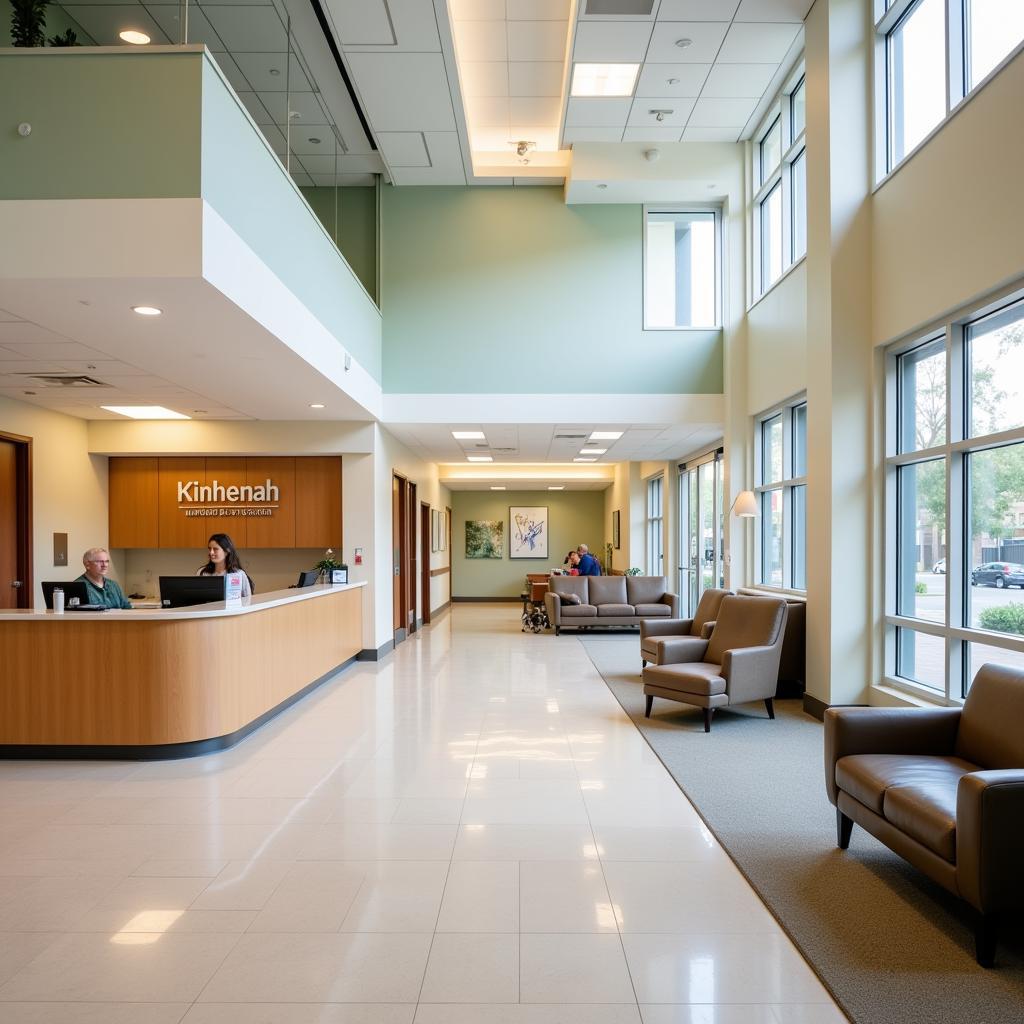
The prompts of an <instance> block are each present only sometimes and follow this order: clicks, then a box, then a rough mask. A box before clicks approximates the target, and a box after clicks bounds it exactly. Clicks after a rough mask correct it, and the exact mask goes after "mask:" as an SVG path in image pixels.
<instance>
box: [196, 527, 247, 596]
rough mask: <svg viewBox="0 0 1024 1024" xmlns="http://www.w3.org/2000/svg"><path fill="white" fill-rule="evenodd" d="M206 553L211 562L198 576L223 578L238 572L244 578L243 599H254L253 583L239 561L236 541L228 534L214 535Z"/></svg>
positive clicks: (197, 572) (202, 567) (199, 571)
mask: <svg viewBox="0 0 1024 1024" xmlns="http://www.w3.org/2000/svg"><path fill="white" fill-rule="evenodd" d="M206 553H207V554H208V555H209V556H210V560H209V561H208V562H207V563H206V565H203V566H200V567H199V569H198V570H197V571H196V575H197V576H223V575H224V574H225V573H227V572H237V573H239V574H240V575H241V577H242V597H252V581H251V580H250V579H249V575H248V573H246V571H245V570H244V569H243V568H242V563H241V562H240V561H239V560H238V550H237V549H236V548H235V544H234V541H233V540H232V539H231V538H230V537H229V536H228V535H227V534H226V533H215V534H213V535H212V536H211V537H210V539H209V540H208V541H207V542H206Z"/></svg>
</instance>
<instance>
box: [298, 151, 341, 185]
mask: <svg viewBox="0 0 1024 1024" xmlns="http://www.w3.org/2000/svg"><path fill="white" fill-rule="evenodd" d="M296 153H297V155H298V157H299V159H300V160H301V161H302V166H303V168H304V169H305V171H306V173H307V174H313V173H314V172H316V173H317V174H322V175H328V176H331V177H332V180H333V175H334V154H333V153H325V154H323V155H322V156H321V155H319V154H317V153H309V152H304V151H302V150H301V149H300V148H299V147H296ZM338 170H339V172H340V170H341V160H340V159H339V160H338Z"/></svg>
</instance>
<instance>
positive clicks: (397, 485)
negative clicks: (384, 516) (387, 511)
mask: <svg viewBox="0 0 1024 1024" xmlns="http://www.w3.org/2000/svg"><path fill="white" fill-rule="evenodd" d="M404 501H405V480H403V479H402V477H400V476H397V475H396V476H394V477H392V481H391V572H392V581H391V582H392V590H391V603H392V608H393V610H394V615H393V621H392V626H393V628H394V632H395V643H398V641H399V640H404V639H405V623H404V622H403V621H402V605H403V601H402V507H403V504H404Z"/></svg>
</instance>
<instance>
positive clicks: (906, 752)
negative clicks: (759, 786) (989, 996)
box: [825, 665, 1024, 967]
mask: <svg viewBox="0 0 1024 1024" xmlns="http://www.w3.org/2000/svg"><path fill="white" fill-rule="evenodd" d="M1022 721H1024V671H1021V670H1019V669H1013V668H1009V667H1007V666H1003V665H983V666H982V667H981V668H980V669H979V670H978V674H977V675H976V676H975V677H974V682H973V683H972V685H971V689H970V692H969V693H968V695H967V700H966V701H965V702H964V706H963V708H962V709H961V708H829V709H828V710H827V711H826V712H825V786H826V790H827V792H828V798H829V800H830V801H831V802H832V803H833V804H834V805H835V808H836V829H837V842H838V845H839V848H840V849H842V850H845V849H847V848H848V847H849V845H850V836H851V833H852V831H853V826H854V823H856V824H858V825H860V826H861V827H862V828H863V829H864V830H865V831H867V832H870V833H871V834H872V835H873V836H874V837H875V838H876V839H878V840H879V841H880V842H882V843H884V844H885V845H886V846H888V847H889V849H891V850H892V851H893V852H894V853H897V854H899V855H900V856H901V857H903V858H904V859H905V860H907V861H909V862H910V863H911V864H913V865H914V867H916V868H917V869H918V870H920V871H923V872H924V873H925V874H926V875H928V877H929V878H931V879H932V880H933V881H935V882H938V883H939V885H941V886H943V887H944V888H945V889H948V890H949V891H950V892H951V893H953V894H954V895H956V896H959V897H960V898H961V899H963V900H965V901H966V902H967V903H968V904H969V905H970V906H971V907H973V908H974V910H975V911H976V913H977V923H976V930H975V955H976V957H977V960H978V963H979V964H980V965H981V966H982V967H991V966H992V965H993V963H994V962H995V950H996V940H997V929H998V925H999V922H1000V919H1001V918H1002V917H1003V916H1004V915H1006V914H1008V913H1011V912H1017V913H1019V912H1020V911H1021V910H1024V875H1022V872H1021V864H1024V730H1022V729H1021V722H1022Z"/></svg>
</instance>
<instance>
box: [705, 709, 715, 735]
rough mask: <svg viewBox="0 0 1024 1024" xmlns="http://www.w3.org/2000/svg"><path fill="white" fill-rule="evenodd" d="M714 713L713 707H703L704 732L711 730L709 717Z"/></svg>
mask: <svg viewBox="0 0 1024 1024" xmlns="http://www.w3.org/2000/svg"><path fill="white" fill-rule="evenodd" d="M714 714H715V709H714V708H705V709H704V731H705V732H711V719H712V718H713V717H714Z"/></svg>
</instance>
